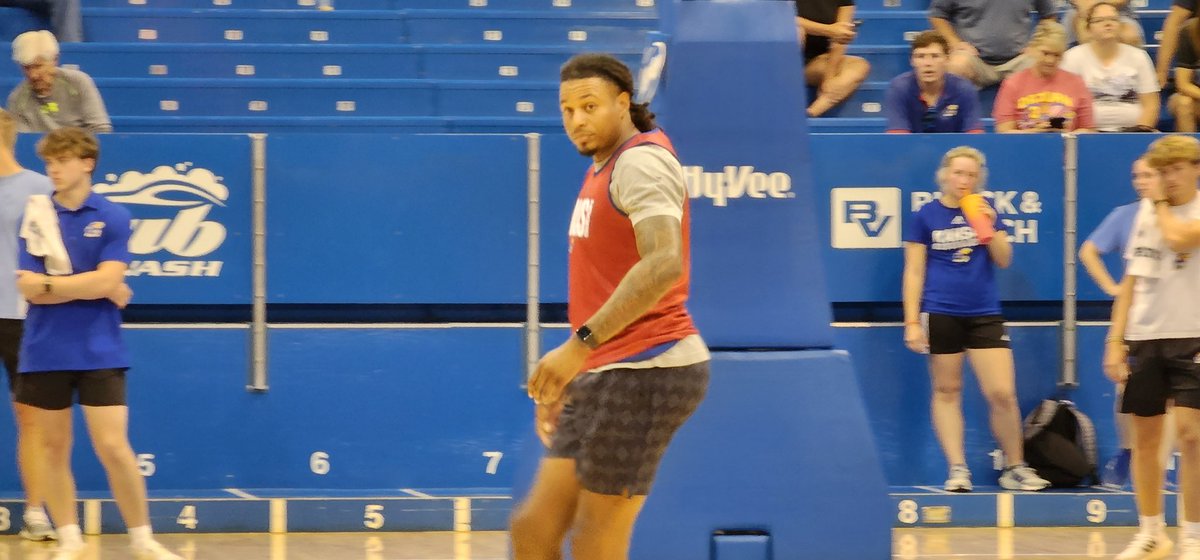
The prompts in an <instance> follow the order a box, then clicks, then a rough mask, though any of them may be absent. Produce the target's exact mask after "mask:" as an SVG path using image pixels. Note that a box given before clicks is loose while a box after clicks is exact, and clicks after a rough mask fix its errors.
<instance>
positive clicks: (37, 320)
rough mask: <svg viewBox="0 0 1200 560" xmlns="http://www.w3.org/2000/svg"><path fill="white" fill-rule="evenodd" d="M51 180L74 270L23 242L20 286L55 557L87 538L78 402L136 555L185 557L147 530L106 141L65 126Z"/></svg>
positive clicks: (120, 216) (122, 226) (66, 555)
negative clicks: (76, 467)
mask: <svg viewBox="0 0 1200 560" xmlns="http://www.w3.org/2000/svg"><path fill="white" fill-rule="evenodd" d="M38 155H40V156H41V157H42V159H43V160H45V161H46V172H47V174H48V175H49V176H50V180H51V181H52V182H53V183H54V195H53V197H52V200H53V208H54V211H55V214H56V215H57V220H58V227H59V229H60V230H61V233H62V243H63V246H64V248H65V249H66V253H67V256H68V257H69V260H70V264H71V271H72V272H71V274H69V275H57V276H54V275H48V274H46V263H45V258H43V257H35V256H33V255H31V254H30V253H29V247H28V243H27V241H26V240H25V239H21V242H20V251H19V257H18V258H19V263H20V264H19V270H18V272H17V288H18V289H19V290H20V291H21V295H23V296H24V297H25V299H27V300H28V301H29V302H30V306H29V314H28V317H27V318H26V320H25V334H24V336H23V337H22V339H21V364H20V370H21V381H20V383H19V384H18V386H17V402H20V403H22V404H25V405H29V406H32V407H34V408H36V409H37V410H36V411H35V414H34V422H35V424H36V425H37V426H38V428H40V430H41V437H42V440H43V442H44V445H45V450H46V458H45V460H46V473H45V484H46V495H47V498H46V502H47V505H49V507H50V515H51V517H52V518H53V519H54V522H55V524H56V525H57V526H58V536H59V548H58V550H57V551H56V553H55V556H54V560H76V559H78V558H82V557H83V555H84V551H85V548H84V544H83V539H82V537H81V534H80V529H79V519H78V512H77V510H76V496H75V481H74V478H73V476H72V474H71V405H72V402H73V401H74V400H76V395H78V402H79V404H80V405H81V406H82V408H83V416H84V419H85V420H86V421H87V425H88V433H89V434H91V439H92V446H93V448H94V449H95V450H96V455H97V456H98V457H99V459H100V462H101V464H102V465H104V470H105V472H106V474H107V475H108V481H109V485H110V486H111V489H112V493H113V497H114V498H115V499H116V501H117V506H118V508H119V509H120V510H121V516H122V517H123V518H124V520H125V525H126V527H128V528H129V535H130V537H131V539H132V542H131V544H132V548H133V552H134V556H135V557H136V558H137V559H138V560H181V559H180V557H179V556H177V555H175V554H173V553H171V552H170V551H168V550H167V549H166V548H164V547H163V546H162V545H161V544H159V543H158V542H156V541H155V540H154V538H153V536H152V534H151V530H150V516H149V511H148V509H149V508H148V507H147V503H146V483H145V481H144V480H143V479H142V475H141V474H140V473H139V472H138V468H137V463H136V460H135V459H134V454H133V449H132V447H131V446H130V445H129V436H128V421H129V409H128V407H127V406H126V404H125V370H126V369H128V368H129V356H128V353H127V352H126V350H125V344H124V342H122V340H121V310H120V308H122V307H124V306H125V304H126V303H128V301H129V298H130V297H131V296H132V293H131V292H130V291H129V288H128V287H127V286H125V284H124V279H125V269H126V267H127V266H128V263H129V249H128V245H129V236H130V214H129V211H128V210H126V209H125V208H123V207H121V206H118V205H116V204H114V203H112V202H109V201H108V200H107V199H105V198H104V197H103V196H100V195H98V194H95V193H93V192H92V177H91V174H92V172H93V171H94V170H95V168H96V160H97V158H98V157H99V155H100V145H99V143H98V142H97V141H96V138H95V137H94V136H92V135H91V134H90V133H88V132H86V131H84V130H82V129H79V128H62V129H59V130H55V131H53V132H51V133H49V134H47V135H46V136H45V137H44V138H43V139H42V140H41V141H40V142H39V143H38Z"/></svg>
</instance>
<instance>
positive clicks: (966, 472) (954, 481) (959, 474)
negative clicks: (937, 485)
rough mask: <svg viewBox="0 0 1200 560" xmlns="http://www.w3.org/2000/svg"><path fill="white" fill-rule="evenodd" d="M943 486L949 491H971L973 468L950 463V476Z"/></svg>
mask: <svg viewBox="0 0 1200 560" xmlns="http://www.w3.org/2000/svg"><path fill="white" fill-rule="evenodd" d="M942 488H944V489H945V490H946V491H947V492H970V491H971V470H970V469H968V468H967V466H966V465H950V476H948V477H946V484H945V486H943V487H942Z"/></svg>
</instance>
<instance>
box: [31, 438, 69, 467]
mask: <svg viewBox="0 0 1200 560" xmlns="http://www.w3.org/2000/svg"><path fill="white" fill-rule="evenodd" d="M38 439H40V440H41V445H42V449H43V450H44V451H45V453H46V459H47V460H48V461H50V462H52V463H57V462H64V461H67V462H69V461H70V459H71V435H70V434H59V433H51V432H46V431H40V432H38Z"/></svg>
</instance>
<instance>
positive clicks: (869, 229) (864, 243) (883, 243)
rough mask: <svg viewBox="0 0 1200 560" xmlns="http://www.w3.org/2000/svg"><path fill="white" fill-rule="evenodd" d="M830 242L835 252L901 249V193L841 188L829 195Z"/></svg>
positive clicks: (876, 188)
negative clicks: (839, 250) (841, 250)
mask: <svg viewBox="0 0 1200 560" xmlns="http://www.w3.org/2000/svg"><path fill="white" fill-rule="evenodd" d="M829 200H830V209H829V210H830V218H831V219H830V238H831V240H832V244H833V247H834V248H835V249H890V248H894V247H899V246H900V189H899V188H897V187H871V188H852V187H839V188H835V189H833V191H832V192H831V193H830V197H829Z"/></svg>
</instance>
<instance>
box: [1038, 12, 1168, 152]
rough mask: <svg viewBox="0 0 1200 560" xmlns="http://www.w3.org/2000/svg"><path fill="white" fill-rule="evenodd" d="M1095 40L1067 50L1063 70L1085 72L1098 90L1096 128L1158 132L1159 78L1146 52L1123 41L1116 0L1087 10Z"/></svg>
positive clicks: (1089, 84) (1092, 87) (1087, 81)
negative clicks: (1156, 130) (1156, 129)
mask: <svg viewBox="0 0 1200 560" xmlns="http://www.w3.org/2000/svg"><path fill="white" fill-rule="evenodd" d="M1085 16H1086V18H1087V29H1088V32H1089V35H1090V36H1091V37H1092V40H1091V42H1089V43H1084V44H1082V45H1079V46H1077V47H1075V48H1072V49H1071V50H1069V51H1067V54H1066V55H1064V56H1063V61H1062V66H1061V68H1062V69H1063V70H1066V71H1068V72H1071V73H1073V74H1079V76H1080V77H1081V78H1083V82H1084V84H1086V85H1087V88H1088V91H1090V92H1091V93H1092V102H1093V109H1094V112H1095V113H1094V115H1093V119H1094V120H1095V123H1096V129H1097V130H1100V131H1101V132H1121V131H1127V132H1153V131H1154V130H1155V127H1156V126H1157V125H1158V111H1159V105H1160V103H1159V99H1158V91H1159V90H1158V79H1157V78H1156V77H1155V75H1154V63H1153V62H1152V61H1151V60H1150V55H1148V54H1146V51H1144V50H1142V49H1139V48H1137V47H1131V46H1129V45H1126V44H1124V43H1122V42H1121V38H1120V26H1121V13H1120V11H1119V10H1118V9H1117V6H1116V5H1115V4H1113V3H1112V2H1107V1H1102V2H1096V3H1095V4H1092V6H1091V9H1089V10H1088V12H1087V13H1086V14H1085Z"/></svg>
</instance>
